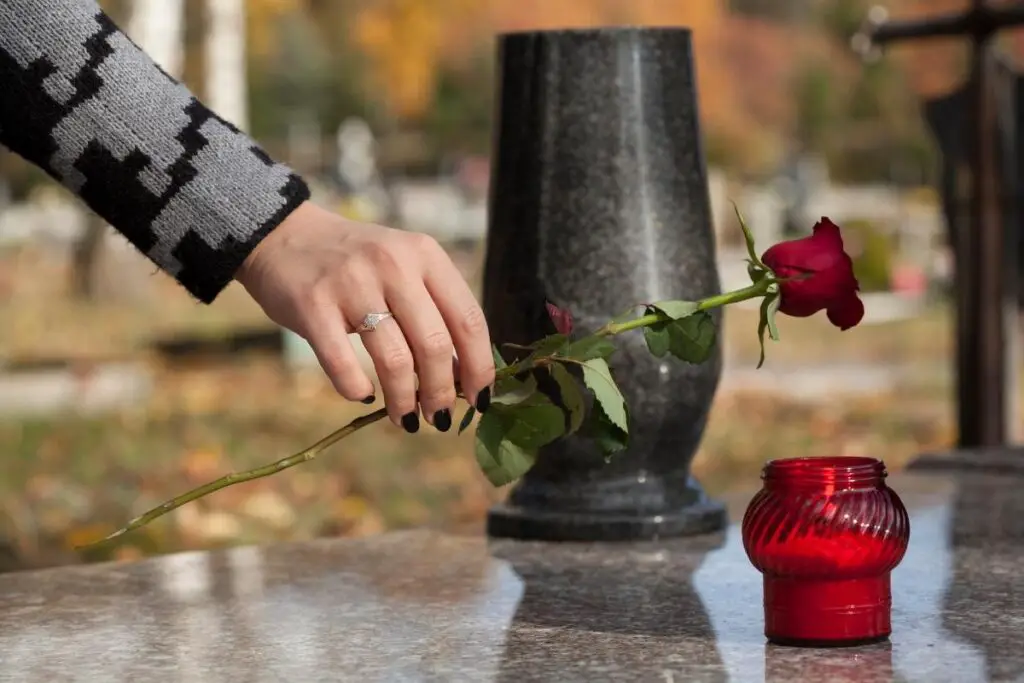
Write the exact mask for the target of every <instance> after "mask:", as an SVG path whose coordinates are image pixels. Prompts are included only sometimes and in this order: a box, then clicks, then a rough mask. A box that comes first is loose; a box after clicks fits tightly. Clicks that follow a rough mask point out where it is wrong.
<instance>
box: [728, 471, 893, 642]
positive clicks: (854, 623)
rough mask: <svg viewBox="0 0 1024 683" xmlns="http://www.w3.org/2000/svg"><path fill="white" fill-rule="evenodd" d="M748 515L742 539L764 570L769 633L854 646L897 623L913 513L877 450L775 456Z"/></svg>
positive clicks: (781, 639) (778, 637)
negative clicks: (894, 577) (897, 579)
mask: <svg viewBox="0 0 1024 683" xmlns="http://www.w3.org/2000/svg"><path fill="white" fill-rule="evenodd" d="M761 478H762V480H763V481H764V485H763V487H762V489H761V491H760V492H758V494H757V495H756V496H754V499H753V500H752V501H751V502H750V505H749V506H748V507H747V511H746V514H745V515H744V517H743V547H744V549H745V550H746V551H747V557H749V558H750V562H751V563H752V564H753V565H754V567H756V568H757V570H758V571H760V572H761V573H762V574H763V575H764V619H765V624H764V626H765V636H766V637H767V638H768V639H769V640H770V641H772V642H775V643H779V644H787V645H807V646H827V645H855V644H861V643H865V642H871V641H876V640H882V639H885V638H887V637H888V636H889V634H890V633H891V632H892V625H891V613H892V594H891V590H890V573H891V572H892V570H893V569H894V568H895V567H896V566H897V565H898V564H899V563H900V561H902V560H903V555H904V554H905V553H906V550H907V544H908V542H909V540H910V519H909V517H908V515H907V510H906V508H905V507H904V506H903V502H902V501H901V500H900V498H899V496H897V495H896V493H895V492H894V491H893V490H892V489H890V488H889V487H888V486H886V484H885V478H886V470H885V464H884V463H883V462H882V461H881V460H876V459H874V458H858V457H825V458H789V459H784V460H773V461H771V462H769V463H768V464H767V465H765V467H764V471H763V473H762V475H761Z"/></svg>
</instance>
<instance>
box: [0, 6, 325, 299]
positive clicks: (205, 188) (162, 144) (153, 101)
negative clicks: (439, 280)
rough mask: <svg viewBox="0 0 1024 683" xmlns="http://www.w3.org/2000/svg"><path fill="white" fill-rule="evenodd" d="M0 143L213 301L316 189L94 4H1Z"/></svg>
mask: <svg viewBox="0 0 1024 683" xmlns="http://www.w3.org/2000/svg"><path fill="white" fill-rule="evenodd" d="M0 144H3V145H5V146H6V147H8V148H10V149H11V150H13V151H14V152H16V153H18V154H20V155H21V156H23V157H24V158H26V159H27V160H29V161H30V162H32V163H34V164H36V165H38V166H40V167H41V168H43V169H44V170H45V171H46V172H47V173H49V174H50V175H51V176H53V177H54V178H55V179H57V180H58V181H60V182H61V183H62V184H63V185H64V186H65V187H67V188H68V189H70V190H71V191H72V192H74V193H75V194H77V195H78V196H79V197H81V198H82V200H83V201H84V202H85V203H86V204H87V205H88V206H89V207H90V208H92V209H93V210H94V211H95V212H96V213H97V214H99V215H100V216H102V217H103V218H104V219H105V220H106V221H108V222H109V223H110V224H111V225H113V226H114V227H115V228H116V229H117V230H118V231H120V232H121V233H122V234H123V235H124V236H125V237H127V238H128V240H130V241H131V243H132V244H133V245H135V247H137V248H138V249H139V250H140V251H141V252H143V253H144V254H146V256H148V257H149V258H150V259H152V261H153V262H154V263H156V264H157V265H158V266H159V267H160V268H161V269H163V270H164V271H166V272H167V273H168V274H170V275H172V276H173V277H175V278H176V279H177V280H178V282H180V283H181V284H182V285H183V286H184V287H185V288H186V289H187V290H188V291H189V292H191V293H192V294H193V295H194V296H195V297H196V298H197V299H199V300H200V301H203V302H205V303H209V302H211V301H213V299H214V298H215V297H216V296H217V295H218V294H219V293H220V291H221V290H222V289H223V288H224V287H225V286H227V284H228V283H229V282H230V281H231V278H232V277H233V275H234V273H235V271H236V270H237V269H238V267H239V266H240V265H241V264H242V262H243V261H244V260H245V258H246V257H247V256H248V255H249V253H250V252H251V251H252V250H253V248H254V247H255V246H256V244H257V243H258V242H259V241H260V240H261V239H263V237H265V236H266V235H267V234H268V233H269V232H270V231H271V230H273V229H274V228H275V227H276V226H277V225H279V224H280V223H281V222H282V221H283V220H284V219H285V217H286V216H287V215H288V214H289V213H291V212H292V211H293V210H294V209H295V208H296V207H297V206H298V205H299V204H301V203H302V202H303V201H304V200H306V199H307V198H308V197H309V188H308V187H307V186H306V184H305V183H304V182H303V181H302V179H301V178H299V176H297V175H296V174H295V173H294V172H292V170H291V169H289V168H287V167H286V166H283V165H281V164H278V163H275V162H274V161H273V160H271V159H270V157H268V156H267V154H266V153H265V152H264V151H263V150H262V149H260V148H259V146H257V144H256V143H255V142H253V140H252V139H250V138H249V137H247V136H246V135H245V134H243V133H241V132H240V131H239V130H238V129H237V128H235V127H234V126H232V125H231V124H230V123H228V122H226V121H224V120H223V119H221V118H219V117H218V116H217V115H216V114H214V113H213V112H212V111H210V110H209V109H207V108H206V107H204V106H203V105H202V104H201V103H200V102H199V101H198V100H197V99H196V98H195V97H194V96H193V95H192V94H191V93H190V92H189V90H188V89H187V88H186V87H185V86H183V85H182V84H180V83H178V82H177V81H175V80H174V79H172V78H171V77H170V76H168V75H167V74H166V73H165V72H164V71H162V70H161V69H160V68H159V67H158V66H157V65H156V64H155V63H154V62H153V61H152V60H151V59H150V58H149V57H148V56H147V55H146V54H144V53H143V52H142V51H141V50H140V49H139V48H138V47H137V46H136V45H135V44H133V43H132V42H131V41H130V40H129V39H128V37H127V36H126V35H125V34H124V33H122V32H121V31H119V30H118V28H117V27H116V26H115V25H114V23H113V22H112V21H111V20H110V18H109V17H108V16H107V15H105V14H104V13H103V12H102V11H101V10H100V8H99V6H98V5H97V4H96V3H95V2H94V0H0Z"/></svg>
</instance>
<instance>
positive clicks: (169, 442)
mask: <svg viewBox="0 0 1024 683" xmlns="http://www.w3.org/2000/svg"><path fill="white" fill-rule="evenodd" d="M102 4H104V5H105V7H106V8H107V9H108V11H110V12H111V14H112V15H113V16H114V17H115V19H116V20H117V21H118V22H119V23H120V24H121V25H122V26H123V27H126V28H127V30H128V31H129V33H130V35H131V36H132V37H133V39H135V40H136V41H137V42H139V43H140V44H141V45H142V46H143V47H144V48H145V49H147V50H148V51H149V52H150V54H151V55H153V56H154V57H155V58H156V59H157V60H158V61H159V62H160V63H161V65H162V66H164V68H165V69H166V70H167V71H168V72H169V73H171V74H173V75H176V76H179V77H181V78H182V79H183V80H184V81H185V82H186V83H187V84H188V85H189V86H190V87H192V88H193V89H194V90H195V91H196V92H197V93H198V94H199V95H200V96H201V97H202V98H204V100H205V101H206V102H207V103H209V104H210V105H211V106H212V107H213V108H214V109H216V110H217V111H218V112H219V113H220V114H221V115H223V116H225V117H226V118H228V119H230V120H232V121H233V122H234V123H236V124H237V125H239V126H240V127H242V128H243V129H245V130H247V131H249V132H251V133H252V134H253V135H254V136H255V137H256V138H257V139H258V140H259V141H260V142H261V143H262V144H264V145H265V146H266V148H267V149H268V151H270V153H271V154H272V155H274V156H276V157H277V158H280V159H282V160H285V161H287V162H288V163H290V164H291V165H292V166H294V167H295V168H296V169H298V170H299V171H300V172H301V173H303V174H304V175H305V176H306V178H307V179H308V180H309V181H310V182H311V184H312V185H313V186H314V188H315V189H314V196H315V200H316V201H317V202H319V203H321V204H323V205H325V206H330V207H333V208H335V209H336V210H337V211H339V212H341V213H343V214H345V215H347V216H350V217H352V218H355V219H359V220H368V221H375V222H381V223H385V224H388V225H391V226H394V227H398V228H402V229H407V230H414V231H421V232H426V233H429V234H431V235H433V236H435V237H436V238H437V239H438V240H439V241H441V242H442V243H443V244H444V245H445V246H446V247H447V248H448V249H449V250H450V253H451V254H452V256H453V257H454V258H455V260H456V262H457V263H458V265H459V266H460V267H461V268H462V270H463V272H464V274H465V275H466V277H467V278H468V279H469V280H470V282H471V283H473V285H474V286H478V285H479V282H480V276H481V268H482V255H483V240H484V238H485V232H486V203H487V188H488V175H489V169H490V166H489V159H488V154H489V149H490V145H491V120H492V108H493V102H492V93H493V90H494V82H493V81H494V74H493V68H494V64H493V61H494V55H493V37H494V35H495V33H496V32H499V31H508V30H515V29H527V28H556V27H566V26H592V25H602V24H627V23H632V24H641V25H659V24H660V25H688V26H691V27H692V28H693V29H694V31H695V37H696V44H697V55H696V59H697V65H698V69H699V93H700V99H701V106H702V118H703V123H702V125H703V129H704V132H705V135H706V140H705V154H706V156H707V159H708V164H709V169H710V193H711V199H712V205H713V210H714V215H715V223H716V226H715V228H716V234H717V240H718V261H719V263H718V267H719V271H720V273H721V277H722V285H723V288H725V289H729V288H734V287H738V286H742V284H744V282H745V280H746V277H747V276H746V270H745V263H744V260H743V259H744V258H745V254H744V251H743V243H742V235H741V233H740V231H739V229H738V226H737V224H736V222H735V219H734V217H733V214H732V207H731V204H730V201H731V200H735V201H736V202H737V203H738V205H739V206H740V207H741V209H742V210H743V212H744V213H745V215H746V218H747V220H748V222H749V223H750V225H751V226H752V228H753V229H754V231H755V233H756V237H757V240H758V243H759V245H760V246H761V248H762V249H763V248H765V247H767V246H768V245H770V244H772V243H773V242H776V241H779V240H782V239H787V238H790V237H792V236H797V235H802V234H804V233H807V232H808V231H809V230H810V228H811V226H812V225H813V223H814V222H815V221H816V220H817V219H818V218H819V217H820V216H823V215H827V216H829V217H831V218H832V219H833V220H834V221H835V222H837V223H839V224H840V225H841V226H842V227H843V229H844V236H845V237H846V239H847V241H848V244H849V250H850V251H851V253H853V254H854V255H855V267H856V271H857V275H858V277H859V280H860V283H861V287H862V290H863V292H864V300H865V305H866V309H867V318H866V319H865V321H864V323H863V324H862V326H861V327H858V328H855V329H854V330H852V331H848V332H839V331H838V330H836V329H834V328H832V327H831V326H830V324H829V323H828V321H827V320H826V319H825V317H824V315H821V316H818V317H816V318H812V319H802V320H797V319H789V318H786V319H780V330H781V334H782V336H783V342H782V343H780V344H777V345H772V346H771V347H770V348H769V350H768V361H767V363H766V365H765V367H764V368H762V369H761V370H755V369H754V366H755V364H756V362H757V356H758V344H757V337H756V334H755V330H756V321H757V311H756V310H750V309H739V310H730V311H729V313H728V315H727V316H726V322H725V330H724V334H723V343H724V349H725V354H726V366H725V371H724V374H723V379H722V384H721V386H720V389H719V392H718V395H717V398H716V402H715V405H714V408H713V413H712V420H711V424H710V427H709V429H708V432H707V436H706V438H705V441H704V443H703V446H702V449H701V452H700V454H699V456H698V458H697V461H696V464H695V475H696V476H698V477H699V478H700V479H701V480H702V481H703V482H704V483H705V485H706V486H707V488H708V489H709V491H710V492H711V493H712V494H717V493H718V492H721V491H724V490H726V489H728V488H729V487H730V486H731V485H732V484H733V482H736V481H737V480H738V478H739V477H744V478H746V480H747V481H748V483H749V481H750V480H751V479H752V478H754V477H756V475H757V472H758V469H759V467H760V465H761V464H762V463H763V462H764V461H765V460H767V459H770V458H774V457H787V456H797V455H825V454H828V455H854V454H858V455H859V454H863V455H872V456H876V457H882V458H884V459H885V460H886V462H887V463H888V464H889V465H890V467H893V468H898V467H899V466H900V465H901V464H902V463H905V462H906V461H907V460H908V459H910V458H912V457H913V456H915V455H916V454H918V453H921V452H922V451H928V450H936V449H943V448H946V447H949V446H952V445H953V443H954V441H955V438H956V430H955V417H954V404H953V400H952V395H953V394H952V392H953V374H952V370H953V365H952V358H953V341H954V336H953V319H952V316H951V300H952V299H951V276H952V269H951V257H950V252H949V248H948V246H947V242H948V240H947V227H946V222H945V216H944V213H943V205H942V201H941V199H940V196H939V194H938V191H939V190H938V188H939V187H940V169H941V165H940V152H939V148H938V146H937V145H936V142H935V140H934V138H933V136H932V134H931V132H930V130H929V127H928V125H927V123H926V121H925V117H924V114H923V108H922V105H921V102H922V100H923V99H929V98H937V97H940V96H944V95H946V94H948V93H950V92H952V91H954V90H956V89H957V88H959V87H960V86H961V84H962V83H963V79H964V76H965V72H966V66H967V46H966V45H965V44H962V43H961V42H960V41H937V42H932V43H923V44H915V45H913V46H906V47H904V46H899V47H893V49H892V50H890V51H888V52H887V54H886V56H885V57H883V58H882V59H879V60H877V61H874V62H872V63H869V64H867V65H864V64H863V63H862V62H861V60H860V58H859V57H858V55H857V54H855V52H854V51H853V50H851V48H850V39H851V37H852V36H853V35H854V34H855V33H856V32H857V30H858V29H859V27H860V25H861V21H862V19H863V17H864V16H865V15H866V14H867V11H868V9H869V5H868V3H866V2H861V1H860V0H787V1H786V2H778V1H777V0H686V1H685V2H683V1H681V0H680V1H678V2H676V1H671V2H669V1H665V0H573V1H572V2H551V1H549V0H516V1H514V2H513V1H506V0H349V1H346V2H329V1H327V0H248V1H243V0H117V1H114V0H111V1H109V2H106V3H102ZM964 5H966V0H927V1H926V0H891V1H890V2H889V3H888V5H887V6H888V7H889V10H890V12H891V14H892V16H893V17H900V18H909V17H914V16H918V15H921V14H924V13H926V12H935V11H939V10H955V9H960V8H962V7H963V6H964ZM1000 40H1001V41H1003V45H1002V47H1003V50H1004V52H1005V54H1006V55H1009V56H1011V57H1024V34H1021V33H1009V34H1007V36H1006V37H1005V38H1001V39H1000ZM154 271H155V268H154V267H153V266H152V265H151V264H149V262H148V261H146V260H145V259H144V258H143V257H141V256H140V255H138V254H137V253H135V252H134V251H133V250H132V248H131V247H130V246H129V245H128V244H127V243H126V242H125V241H124V240H123V239H121V238H120V237H119V236H118V235H117V234H116V233H114V232H113V231H112V230H111V229H109V228H108V227H107V226H105V225H104V224H103V223H102V222H100V221H98V220H97V219H95V218H94V217H93V216H92V215H91V214H89V213H88V212H86V211H85V210H84V209H83V207H82V206H81V205H80V204H79V203H78V202H77V200H76V199H75V198H74V197H72V196H71V195H70V194H69V193H67V192H66V191H64V190H63V189H62V188H60V187H59V186H57V185H55V184H54V183H52V182H50V181H49V180H48V179H47V178H45V176H43V175H42V174H41V172H39V171H37V170H35V169H33V168H31V167H29V166H28V165H27V164H25V163H23V162H22V161H21V160H20V159H18V158H15V157H14V156H13V155H12V154H9V153H7V152H0V320H2V321H3V324H2V325H0V451H2V457H3V459H4V473H5V476H4V477H3V478H2V479H0V542H2V544H3V545H2V547H0V570H10V569H17V568H25V567H32V566H45V565H53V564H62V563H66V562H72V561H76V557H75V555H74V553H73V552H72V551H71V548H72V547H73V546H75V545H77V544H80V543H83V542H86V541H89V540H93V539H95V538H97V537H99V536H101V535H103V534H106V533H108V532H110V531H112V530H113V529H114V528H116V527H117V526H120V525H121V524H122V523H123V522H125V521H127V520H128V519H129V518H130V517H132V516H134V515H135V514H137V513H139V512H141V511H142V510H144V509H147V508H149V507H152V506H154V505H156V504H158V503H159V502H161V501H163V500H165V499H167V498H169V497H171V496H173V495H175V494H177V493H181V492H183V491H184V490H185V489H188V488H191V487H193V486H196V485H198V484H200V483H203V482H205V481H207V480H210V479H214V478H216V477H218V476H220V475H222V474H224V473H226V472H228V471H230V470H232V469H241V468H246V467H251V466H254V465H256V464H262V463H264V462H270V461H272V460H275V459H277V458H279V457H283V456H284V455H287V454H289V453H292V452H295V451H297V450H299V449H301V448H303V447H305V446H307V445H309V444H310V443H312V442H313V441H315V440H317V439H319V438H320V437H321V436H323V435H324V434H326V433H327V432H329V431H331V430H333V429H335V428H337V427H338V426H340V425H341V424H343V423H345V422H347V421H348V420H350V419H351V418H352V417H354V416H355V415H357V414H360V413H362V412H365V411H366V408H365V407H364V406H361V405H354V406H353V405H348V404H347V403H345V402H344V401H343V400H341V399H339V398H338V397H337V396H336V395H334V394H333V393H332V391H331V389H330V387H329V385H328V383H327V381H326V380H325V379H324V378H323V377H322V375H321V373H320V370H319V368H318V366H317V365H316V361H315V359H314V358H313V357H312V354H311V353H310V352H309V350H308V348H307V347H306V346H305V344H304V342H302V340H301V339H298V338H296V337H295V336H293V335H291V334H282V333H281V331H280V330H279V329H277V328H275V327H274V326H273V325H272V324H271V323H269V321H267V320H266V318H265V317H264V316H263V314H262V313H261V311H260V310H259V309H258V308H257V307H256V306H255V304H253V303H252V302H250V301H249V300H248V299H247V296H246V294H245V292H244V291H242V290H241V288H240V287H237V286H232V287H230V288H229V289H228V290H227V291H226V292H224V294H223V295H222V296H221V298H220V299H219V300H218V301H217V302H216V303H215V304H214V305H212V306H209V307H205V306H201V305H199V304H196V303H195V302H194V301H192V300H191V299H190V298H189V297H188V295H187V294H186V293H185V292H184V290H182V289H180V288H179V287H178V286H177V285H175V284H174V283H173V282H172V281H171V280H170V279H169V278H167V277H165V276H164V275H162V274H160V273H155V272H154ZM1013 372H1014V380H1019V377H1018V376H1017V373H1018V372H1019V371H1018V370H1017V368H1016V366H1014V370H1013ZM1017 385H1019V382H1018V383H1017ZM1015 386H1016V385H1015ZM1016 406H1017V404H1014V409H1015V410H1017V411H1018V414H1017V418H1018V419H1016V420H1012V422H1013V423H1014V424H1019V423H1021V420H1020V419H1019V418H1020V417H1024V415H1020V414H1019V410H1020V409H1019V408H1017V407H1016ZM737 425H738V427H737ZM1016 436H1018V437H1019V436H1020V435H1019V434H1017V435H1016ZM502 495H503V492H502V491H494V490H492V489H491V487H490V486H489V484H488V483H487V482H486V480H485V479H484V478H483V476H482V475H481V474H480V473H479V471H478V468H477V465H476V463H475V461H474V459H473V456H472V435H471V433H467V434H465V435H464V436H461V437H460V436H455V435H453V434H448V435H442V434H438V433H435V432H433V431H432V430H425V431H423V432H421V433H420V434H417V435H415V436H408V435H406V434H404V433H402V432H400V431H399V430H397V429H394V428H391V427H389V426H385V425H380V426H379V427H377V428H372V429H368V430H364V431H361V432H359V433H358V434H357V435H356V436H355V437H354V438H352V439H350V440H347V441H345V442H343V443H342V444H341V445H340V446H338V447H336V448H334V449H333V450H332V451H331V452H330V453H329V454H328V455H327V456H326V457H324V459H323V460H322V461H318V462H313V463H309V464H307V465H303V466H302V467H299V468H297V469H295V470H290V471H289V472H286V473H283V474H281V475H279V476H275V477H270V478H268V479H264V480H262V481H260V482H254V483H252V484H250V485H246V486H241V487H237V488H233V489H228V490H226V491H222V492H220V493H218V494H216V495H214V496H211V497H210V498H209V499H204V500H202V501H199V502H198V503H195V504H192V505H188V506H186V507H184V508H183V509H181V510H179V511H178V512H177V513H175V514H173V515H170V516H168V517H167V518H165V519H164V520H160V521H159V522H157V523H155V524H154V525H153V526H152V527H151V528H148V529H145V530H143V531H142V532H140V533H136V534H135V535H134V538H133V540H132V541H131V542H129V543H128V544H127V545H126V546H124V547H122V548H120V549H118V550H117V556H118V557H121V558H130V557H138V556H142V555H146V554H151V553H155V552H167V551H171V550H178V549H185V548H206V547H214V546H218V545H224V544H234V543H237V542H258V541H267V540H273V539H304V538H311V537H314V536H321V535H351V536H354V535H366V534H374V533H378V532H381V531H383V530H387V529H395V528H402V527H409V526H434V527H439V528H444V529H447V530H454V531H458V532H463V531H464V532H466V533H481V532H482V529H483V519H484V514H485V512H486V510H487V508H488V507H489V505H490V504H491V503H493V502H494V501H495V500H497V499H498V498H500V497H501V496H502Z"/></svg>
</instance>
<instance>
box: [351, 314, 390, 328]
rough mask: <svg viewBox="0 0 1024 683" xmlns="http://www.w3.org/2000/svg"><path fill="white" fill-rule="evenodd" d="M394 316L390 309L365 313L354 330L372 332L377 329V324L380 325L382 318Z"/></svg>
mask: <svg viewBox="0 0 1024 683" xmlns="http://www.w3.org/2000/svg"><path fill="white" fill-rule="evenodd" d="M394 317H395V316H394V314H393V313H391V312H390V311H385V312H383V313H367V314H366V316H365V317H364V318H363V322H361V323H359V327H357V328H356V332H373V331H374V330H375V329H377V325H380V323H381V321H382V320H387V319H388V318H394Z"/></svg>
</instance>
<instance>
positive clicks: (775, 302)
mask: <svg viewBox="0 0 1024 683" xmlns="http://www.w3.org/2000/svg"><path fill="white" fill-rule="evenodd" d="M781 303H782V296H780V295H776V296H774V297H772V302H771V303H770V304H769V305H768V336H769V337H771V338H772V341H779V328H778V327H776V326H775V314H776V313H778V312H779V305H780V304H781Z"/></svg>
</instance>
